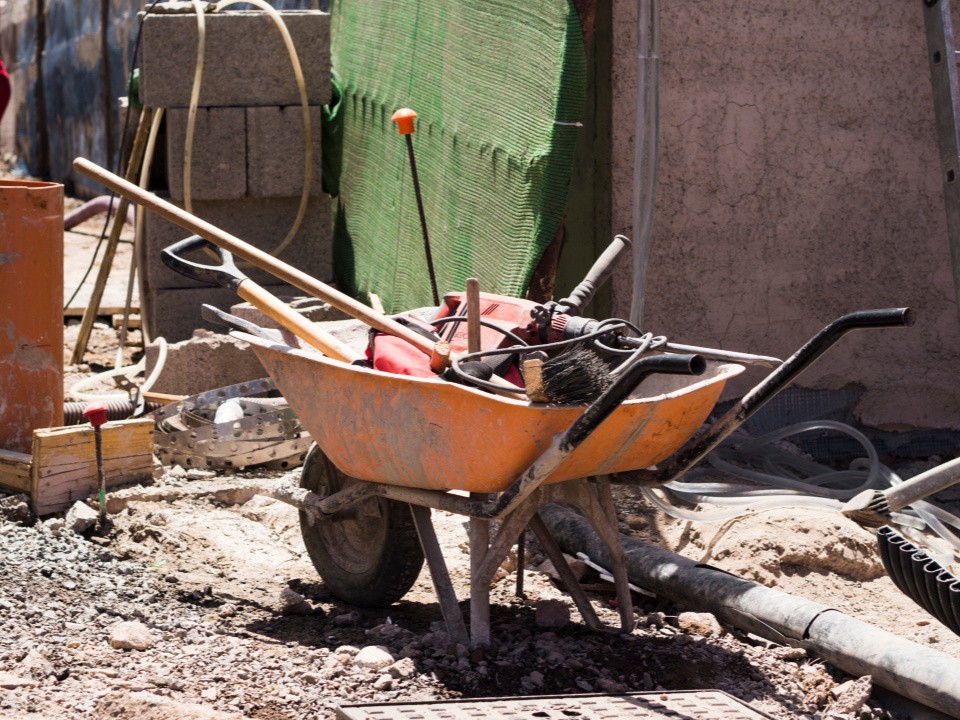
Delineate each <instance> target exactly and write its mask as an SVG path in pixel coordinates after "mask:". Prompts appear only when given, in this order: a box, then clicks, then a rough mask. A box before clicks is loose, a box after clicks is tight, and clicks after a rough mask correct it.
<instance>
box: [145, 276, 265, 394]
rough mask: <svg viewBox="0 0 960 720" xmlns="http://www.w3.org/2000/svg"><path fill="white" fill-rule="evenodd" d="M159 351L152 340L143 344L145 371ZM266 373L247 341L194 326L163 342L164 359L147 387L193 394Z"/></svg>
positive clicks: (156, 390)
mask: <svg viewBox="0 0 960 720" xmlns="http://www.w3.org/2000/svg"><path fill="white" fill-rule="evenodd" d="M180 292H184V291H180ZM168 340H169V338H168ZM159 355H160V352H159V347H158V346H157V344H156V343H153V344H151V345H148V346H147V348H146V364H147V372H148V373H152V372H153V369H154V368H155V367H156V365H157V359H158V357H159ZM266 376H267V371H266V370H264V368H263V365H261V364H260V361H259V360H257V355H256V353H254V352H253V350H252V349H251V348H250V344H249V343H246V342H243V341H242V340H238V339H236V338H233V337H230V336H229V335H225V334H221V333H220V332H215V333H214V332H210V331H207V330H197V331H196V333H195V334H191V335H189V336H188V337H187V338H186V339H185V340H182V341H181V342H176V343H170V344H168V345H167V359H166V361H164V364H163V369H162V370H161V371H160V376H159V377H158V378H157V381H156V383H155V384H154V385H153V387H152V388H151V389H152V390H153V391H154V392H159V393H170V394H171V395H196V394H198V393H202V392H206V391H207V390H213V389H214V388H218V387H224V386H226V385H236V384H237V383H241V382H245V381H247V380H256V379H257V378H262V377H266Z"/></svg>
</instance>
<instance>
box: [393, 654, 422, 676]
mask: <svg viewBox="0 0 960 720" xmlns="http://www.w3.org/2000/svg"><path fill="white" fill-rule="evenodd" d="M387 672H388V673H390V675H392V676H393V677H395V678H409V677H413V675H414V674H415V673H416V672H417V666H416V665H415V664H414V662H413V660H412V659H410V658H408V657H406V658H402V659H400V660H397V661H396V662H395V663H393V665H389V666H388V667H387Z"/></svg>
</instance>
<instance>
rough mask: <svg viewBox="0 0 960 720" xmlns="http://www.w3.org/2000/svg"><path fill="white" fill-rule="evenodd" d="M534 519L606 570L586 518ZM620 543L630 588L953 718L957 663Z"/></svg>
mask: <svg viewBox="0 0 960 720" xmlns="http://www.w3.org/2000/svg"><path fill="white" fill-rule="evenodd" d="M540 515H541V517H542V518H543V521H544V522H545V523H546V525H547V527H548V528H549V530H550V532H551V534H553V536H554V537H555V538H556V539H557V541H558V542H559V543H560V546H561V547H562V548H563V549H564V551H566V552H567V553H569V554H571V555H575V554H576V553H577V552H583V553H586V554H587V555H589V556H590V558H591V559H592V560H593V561H594V562H597V563H600V564H606V565H607V567H609V562H610V556H609V553H608V552H607V549H606V547H605V546H604V544H603V542H602V541H601V540H600V538H599V537H598V536H597V534H596V533H595V532H594V531H593V529H592V528H591V527H590V524H589V523H588V522H587V520H586V519H585V518H583V517H581V516H580V515H578V514H576V513H575V512H573V511H571V510H568V509H566V508H563V507H560V506H558V505H547V506H545V507H544V508H542V509H541V510H540ZM620 537H621V540H622V542H623V546H624V549H625V551H626V557H627V572H628V575H629V577H630V581H631V582H632V583H634V584H636V585H639V586H641V587H643V588H645V589H647V590H650V591H652V592H655V593H657V594H658V595H663V596H665V597H668V598H670V599H671V600H673V601H675V602H677V603H679V604H681V605H685V606H687V607H690V608H692V609H694V610H698V611H706V612H711V613H713V614H714V615H716V616H717V618H719V619H720V620H721V622H725V623H727V624H729V625H732V626H734V627H737V628H739V629H741V630H744V631H746V632H750V633H753V634H755V635H759V636H760V637H764V638H767V639H769V640H773V641H775V642H779V643H784V644H789V645H793V646H796V647H802V648H805V649H808V650H811V651H813V652H815V653H816V654H817V655H819V656H820V657H822V658H823V659H824V660H826V661H827V662H829V663H831V664H832V665H834V666H835V667H837V668H839V669H841V670H843V671H844V672H846V673H848V674H850V675H853V676H856V677H860V676H863V675H871V676H872V677H873V680H874V682H875V683H876V684H877V685H879V686H881V687H884V688H886V689H888V690H892V691H894V692H896V693H899V694H900V695H903V696H905V697H908V698H910V699H911V700H915V701H917V702H919V703H922V704H924V705H927V706H929V707H932V708H935V709H937V710H939V711H941V712H944V713H946V714H948V715H950V716H951V717H960V660H957V659H955V658H952V657H950V656H949V655H946V654H944V653H942V652H938V651H936V650H932V649H930V648H926V647H923V646H921V645H918V644H917V643H914V642H910V641H909V640H905V639H903V638H901V637H899V636H897V635H894V634H892V633H889V632H887V631H885V630H881V629H879V628H876V627H873V626H872V625H869V624H867V623H865V622H861V621H859V620H855V619H854V618H852V617H850V616H848V615H845V614H843V613H841V612H839V611H837V610H834V609H832V608H830V607H827V606H826V605H821V604H820V603H815V602H811V601H810V600H805V599H803V598H798V597H794V596H792V595H788V594H786V593H783V592H780V591H779V590H773V589H771V588H767V587H764V586H763V585H759V584H758V583H755V582H752V581H750V580H744V579H743V578H739V577H736V576H735V575H730V574H729V573H726V572H724V571H722V570H719V569H717V568H714V567H711V566H709V565H704V564H701V563H697V562H694V561H693V560H689V559H687V558H685V557H682V556H680V555H677V554H675V553H672V552H668V551H667V550H663V549H662V548H659V547H656V546H655V545H650V544H648V543H645V542H642V541H640V540H637V539H635V538H630V537H626V536H624V535H621V536H620Z"/></svg>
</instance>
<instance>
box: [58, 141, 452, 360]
mask: <svg viewBox="0 0 960 720" xmlns="http://www.w3.org/2000/svg"><path fill="white" fill-rule="evenodd" d="M73 167H74V168H75V169H76V170H77V172H79V173H81V174H82V175H86V176H87V177H89V178H91V179H93V180H96V181H97V182H99V183H100V184H101V185H103V186H104V187H107V188H110V189H111V190H113V191H114V192H116V193H117V194H118V195H120V196H121V197H124V198H127V199H128V200H130V201H132V202H134V203H136V204H137V205H140V206H142V207H145V208H149V209H150V210H152V211H153V212H155V213H156V214H157V215H159V216H160V217H162V218H165V219H167V220H169V221H170V222H172V223H174V224H176V225H179V226H180V227H183V228H186V229H187V230H189V231H190V232H192V233H196V234H197V235H200V236H201V237H203V238H205V239H206V240H208V241H209V242H211V243H213V244H214V245H216V246H218V247H220V248H223V249H224V250H227V251H229V252H231V253H233V254H234V255H236V256H237V257H239V258H243V259H244V260H246V261H247V262H250V263H252V264H253V265H256V266H257V267H258V268H260V269H261V270H266V271H267V272H269V273H271V274H273V275H275V276H276V277H277V278H279V279H280V280H283V281H284V282H286V283H289V284H290V285H293V286H294V287H296V288H299V289H300V290H302V291H303V292H305V293H308V294H310V295H312V296H313V297H316V298H319V299H321V300H323V301H325V302H328V303H330V304H331V305H333V306H334V307H335V308H337V309H339V310H342V311H343V312H345V313H347V314H348V315H350V316H351V317H354V318H356V319H357V320H362V321H363V322H364V323H366V324H367V325H369V326H370V327H372V328H374V329H375V330H379V331H380V332H384V333H387V334H388V335H393V336H395V337H398V338H401V339H403V340H406V341H407V342H408V343H410V344H411V345H413V346H414V347H415V348H417V349H418V350H419V351H420V352H422V353H423V354H424V355H426V356H427V357H429V358H430V367H431V369H432V370H433V371H434V372H440V371H442V370H443V369H445V368H446V367H447V366H448V365H449V364H450V346H449V345H448V344H447V343H446V342H445V341H442V340H441V341H439V342H437V341H433V340H430V339H429V338H426V337H424V336H422V335H419V334H417V333H416V332H414V331H413V330H410V329H409V328H406V327H404V326H403V325H401V324H400V323H398V322H397V321H396V320H393V319H392V318H389V317H387V316H386V315H384V314H383V313H378V312H377V311H376V310H374V309H373V308H370V307H367V306H366V305H364V304H363V303H361V302H359V301H358V300H355V299H353V298H352V297H350V296H349V295H347V294H345V293H342V292H340V291H339V290H336V289H334V288H332V287H330V286H329V285H327V284H326V283H324V282H321V281H320V280H317V279H316V278H313V277H311V276H310V275H307V274H306V273H305V272H303V271H301V270H297V269H296V268H295V267H293V266H292V265H288V264H287V263H285V262H283V261H282V260H278V259H277V258H275V257H273V256H272V255H270V254H269V253H267V252H264V251H263V250H260V249H259V248H256V247H254V246H253V245H250V244H249V243H246V242H244V241H243V240H241V239H240V238H238V237H236V236H234V235H231V234H230V233H228V232H226V231H224V230H221V229H220V228H218V227H217V226H216V225H212V224H210V223H208V222H206V221H204V220H201V219H200V218H198V217H197V216H196V215H193V214H191V213H188V212H187V211H185V210H181V209H180V208H178V207H177V206H176V205H174V204H172V203H169V202H167V201H166V200H162V199H161V198H159V197H157V196H156V195H154V194H153V193H151V192H148V191H146V190H143V189H142V188H139V187H137V186H136V185H134V184H133V183H130V182H127V181H126V180H124V179H123V178H121V177H120V176H119V175H115V174H114V173H112V172H110V171H109V170H105V169H104V168H102V167H100V166H99V165H97V164H96V163H93V162H90V161H89V160H87V159H86V158H77V159H76V160H74V161H73ZM248 287H249V286H248ZM261 289H262V288H261ZM274 299H275V298H274ZM291 312H292V311H291ZM274 319H275V320H276V319H277V318H274ZM277 322H280V321H279V320H277ZM306 339H307V338H306V337H304V340H306Z"/></svg>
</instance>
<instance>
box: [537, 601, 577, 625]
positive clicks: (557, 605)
mask: <svg viewBox="0 0 960 720" xmlns="http://www.w3.org/2000/svg"><path fill="white" fill-rule="evenodd" d="M536 623H537V627H541V628H549V629H551V630H558V629H560V628H564V627H566V626H567V625H569V624H570V607H569V606H568V605H567V604H566V603H565V602H564V601H563V600H541V601H540V602H538V603H537V614H536Z"/></svg>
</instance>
